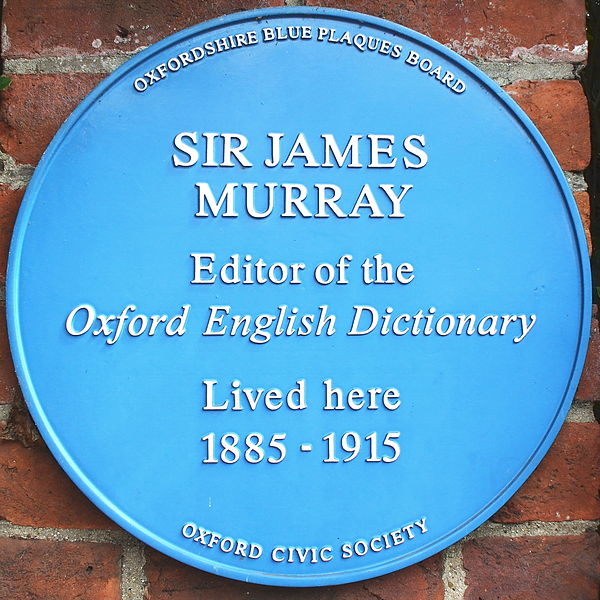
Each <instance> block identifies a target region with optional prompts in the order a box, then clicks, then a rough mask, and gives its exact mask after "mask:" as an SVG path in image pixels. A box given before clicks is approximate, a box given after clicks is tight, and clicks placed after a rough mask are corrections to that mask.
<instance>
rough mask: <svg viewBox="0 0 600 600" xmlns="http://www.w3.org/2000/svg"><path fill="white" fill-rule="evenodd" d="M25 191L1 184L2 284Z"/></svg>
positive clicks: (0, 282)
mask: <svg viewBox="0 0 600 600" xmlns="http://www.w3.org/2000/svg"><path fill="white" fill-rule="evenodd" d="M24 191H25V190H11V189H10V188H8V187H6V186H0V284H2V285H4V279H5V278H4V273H5V272H6V260H7V258H8V248H9V247H10V240H11V237H12V232H13V227H14V225H15V219H16V218H17V212H18V211H19V206H21V200H22V199H23V193H24Z"/></svg>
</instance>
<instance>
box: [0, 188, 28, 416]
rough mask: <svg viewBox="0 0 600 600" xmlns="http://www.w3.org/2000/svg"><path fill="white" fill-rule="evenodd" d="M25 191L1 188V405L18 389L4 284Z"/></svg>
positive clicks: (9, 400) (12, 396) (11, 399)
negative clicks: (11, 352)
mask: <svg viewBox="0 0 600 600" xmlns="http://www.w3.org/2000/svg"><path fill="white" fill-rule="evenodd" d="M22 196H23V190H11V189H9V188H7V187H5V186H0V289H1V290H2V292H1V296H2V297H1V300H0V404H6V403H8V402H12V401H13V400H14V398H15V393H16V391H17V388H18V382H17V377H16V375H15V370H14V367H13V364H12V359H11V355H10V349H9V346H8V332H7V328H6V318H5V315H4V304H5V303H4V284H5V272H6V262H7V259H8V248H9V246H10V239H11V236H12V230H13V227H14V224H15V219H16V217H17V212H18V210H19V206H20V204H21V198H22Z"/></svg>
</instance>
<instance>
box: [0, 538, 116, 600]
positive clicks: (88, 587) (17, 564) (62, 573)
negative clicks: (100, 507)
mask: <svg viewBox="0 0 600 600" xmlns="http://www.w3.org/2000/svg"><path fill="white" fill-rule="evenodd" d="M120 556H121V553H120V550H119V548H118V547H116V546H112V545H109V544H86V543H83V542H76V543H74V542H55V541H51V540H15V539H0V573H2V576H1V577H0V600H119V599H120V598H121V594H120V591H119V587H120V567H119V563H120Z"/></svg>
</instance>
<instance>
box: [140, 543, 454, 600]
mask: <svg viewBox="0 0 600 600" xmlns="http://www.w3.org/2000/svg"><path fill="white" fill-rule="evenodd" d="M442 569H443V564H442V557H441V554H438V555H436V556H432V557H431V558H429V559H427V560H425V561H423V562H421V563H419V564H417V565H413V566H412V567H408V568H407V569H403V570H401V571H397V572H395V573H390V574H389V575H384V576H382V577H376V578H374V579H369V580H368V581H362V582H360V583H352V584H347V585H340V586H335V587H322V588H279V587H267V586H262V585H254V584H248V583H242V582H238V581H233V580H230V579H225V578H224V577H217V576H215V575H211V574H209V573H205V572H203V571H199V570H197V569H194V568H192V567H188V566H187V565H184V564H182V563H179V562H177V561H175V560H173V559H171V558H169V557H167V556H164V555H163V554H160V553H159V552H156V551H154V550H148V552H147V561H146V574H147V578H148V589H147V591H146V592H147V598H148V600H167V599H168V600H197V598H200V597H201V598H202V599H203V600H238V599H239V600H242V599H244V600H280V599H281V598H286V600H372V599H373V598H379V599H380V600H443V598H444V585H443V582H442Z"/></svg>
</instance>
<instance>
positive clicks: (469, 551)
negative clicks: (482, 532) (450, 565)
mask: <svg viewBox="0 0 600 600" xmlns="http://www.w3.org/2000/svg"><path fill="white" fill-rule="evenodd" d="M599 551H600V544H599V538H598V535H597V534H596V533H595V532H594V533H589V534H586V535H580V536H560V537H559V536H553V537H525V538H480V539H474V540H471V541H468V542H466V543H465V545H464V546H463V564H464V568H465V570H466V572H467V576H466V584H467V590H466V592H465V596H464V598H465V600H542V599H543V600H597V598H598V582H599V579H600V577H599V575H600V573H599V571H598V552H599Z"/></svg>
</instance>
